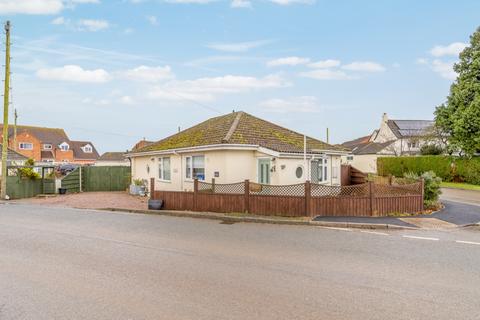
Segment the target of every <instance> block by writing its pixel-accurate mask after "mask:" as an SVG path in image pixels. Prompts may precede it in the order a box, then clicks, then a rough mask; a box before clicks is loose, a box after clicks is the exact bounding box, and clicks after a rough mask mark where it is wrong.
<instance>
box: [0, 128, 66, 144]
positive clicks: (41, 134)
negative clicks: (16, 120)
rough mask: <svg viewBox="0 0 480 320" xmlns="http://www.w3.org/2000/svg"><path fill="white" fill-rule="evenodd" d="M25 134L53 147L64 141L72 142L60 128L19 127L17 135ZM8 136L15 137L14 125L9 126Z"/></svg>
mask: <svg viewBox="0 0 480 320" xmlns="http://www.w3.org/2000/svg"><path fill="white" fill-rule="evenodd" d="M1 129H3V124H0V130H1ZM24 132H28V133H30V134H31V135H34V136H35V137H36V138H37V139H38V140H40V141H41V142H42V143H50V144H52V145H59V144H60V143H62V142H64V141H66V142H69V141H70V139H68V136H67V134H66V133H65V131H64V130H63V129H60V128H45V127H34V126H19V125H17V135H18V134H21V133H24ZM8 136H9V137H11V136H13V125H9V126H8Z"/></svg>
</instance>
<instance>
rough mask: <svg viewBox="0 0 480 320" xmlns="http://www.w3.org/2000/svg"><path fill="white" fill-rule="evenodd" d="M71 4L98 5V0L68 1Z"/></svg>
mask: <svg viewBox="0 0 480 320" xmlns="http://www.w3.org/2000/svg"><path fill="white" fill-rule="evenodd" d="M70 2H71V3H100V0H70Z"/></svg>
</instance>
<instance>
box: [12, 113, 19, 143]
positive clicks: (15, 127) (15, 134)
mask: <svg viewBox="0 0 480 320" xmlns="http://www.w3.org/2000/svg"><path fill="white" fill-rule="evenodd" d="M17 119H18V114H17V109H15V112H14V113H13V151H17Z"/></svg>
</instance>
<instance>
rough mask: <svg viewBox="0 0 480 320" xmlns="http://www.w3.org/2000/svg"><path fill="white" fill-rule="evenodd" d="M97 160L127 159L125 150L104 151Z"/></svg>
mask: <svg viewBox="0 0 480 320" xmlns="http://www.w3.org/2000/svg"><path fill="white" fill-rule="evenodd" d="M97 161H127V159H126V158H125V152H105V153H104V154H102V155H101V156H100V158H98V159H97Z"/></svg>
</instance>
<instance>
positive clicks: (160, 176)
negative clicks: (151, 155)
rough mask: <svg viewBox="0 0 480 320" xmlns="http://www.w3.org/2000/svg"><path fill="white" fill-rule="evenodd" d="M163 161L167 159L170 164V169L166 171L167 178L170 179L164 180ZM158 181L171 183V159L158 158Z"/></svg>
mask: <svg viewBox="0 0 480 320" xmlns="http://www.w3.org/2000/svg"><path fill="white" fill-rule="evenodd" d="M165 159H168V160H169V162H170V167H169V168H168V171H169V176H170V178H169V179H166V178H165V170H164V169H165V167H164V166H165V165H164V161H165ZM158 179H159V180H160V181H166V182H170V181H172V158H170V157H161V158H158Z"/></svg>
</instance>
